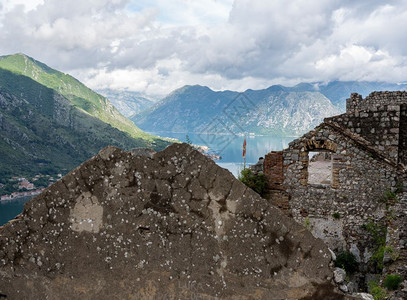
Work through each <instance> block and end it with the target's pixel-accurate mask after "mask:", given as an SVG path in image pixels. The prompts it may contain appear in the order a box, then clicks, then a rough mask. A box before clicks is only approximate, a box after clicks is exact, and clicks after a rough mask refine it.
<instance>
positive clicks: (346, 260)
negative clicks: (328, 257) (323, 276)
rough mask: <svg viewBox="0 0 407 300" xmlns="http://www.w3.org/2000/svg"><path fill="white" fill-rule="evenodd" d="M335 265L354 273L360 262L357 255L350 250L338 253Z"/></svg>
mask: <svg viewBox="0 0 407 300" xmlns="http://www.w3.org/2000/svg"><path fill="white" fill-rule="evenodd" d="M335 267H337V268H342V269H344V270H345V271H346V273H349V274H352V273H354V272H355V271H357V269H358V262H357V261H356V257H355V255H353V254H352V253H350V252H348V251H342V252H341V253H339V254H338V256H337V257H336V261H335Z"/></svg>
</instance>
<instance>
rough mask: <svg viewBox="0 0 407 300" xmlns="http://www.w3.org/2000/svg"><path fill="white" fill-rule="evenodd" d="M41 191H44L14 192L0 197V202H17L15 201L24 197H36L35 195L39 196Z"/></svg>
mask: <svg viewBox="0 0 407 300" xmlns="http://www.w3.org/2000/svg"><path fill="white" fill-rule="evenodd" d="M43 190H44V189H37V190H33V191H26V192H14V193H12V194H10V195H2V196H1V197H0V202H3V201H4V202H6V201H13V200H17V199H20V198H24V197H33V196H37V195H39V194H41V193H42V191H43Z"/></svg>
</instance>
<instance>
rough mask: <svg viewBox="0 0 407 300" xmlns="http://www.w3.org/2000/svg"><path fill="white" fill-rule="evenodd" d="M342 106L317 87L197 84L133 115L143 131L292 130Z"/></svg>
mask: <svg viewBox="0 0 407 300" xmlns="http://www.w3.org/2000/svg"><path fill="white" fill-rule="evenodd" d="M339 112H340V110H339V109H338V108H337V107H335V106H334V105H333V104H332V103H331V101H330V100H329V99H328V98H326V97H325V96H324V95H322V94H321V93H319V92H308V91H301V92H298V91H287V89H286V88H284V87H281V86H272V87H270V88H268V89H264V90H257V91H255V90H247V91H245V92H244V93H238V92H233V91H222V92H215V91H213V90H211V89H209V88H208V87H203V86H199V85H195V86H185V87H183V88H181V89H178V90H176V91H174V92H173V93H171V94H170V95H169V96H167V97H165V98H164V99H163V100H161V101H160V102H158V103H156V104H155V105H154V106H152V107H150V108H149V109H147V110H146V111H144V112H142V113H140V114H137V115H135V116H134V117H132V120H133V121H134V122H135V124H137V125H138V126H139V127H140V128H142V129H143V130H146V131H152V132H156V131H170V132H199V133H202V132H206V133H234V134H243V133H248V132H251V133H256V134H275V135H286V136H290V135H292V136H295V135H299V134H301V133H303V132H304V130H307V129H308V128H312V127H315V126H317V125H318V124H319V123H320V122H321V120H322V119H323V118H325V117H328V116H332V115H336V114H338V113H339Z"/></svg>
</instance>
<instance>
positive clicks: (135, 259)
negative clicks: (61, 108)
mask: <svg viewBox="0 0 407 300" xmlns="http://www.w3.org/2000/svg"><path fill="white" fill-rule="evenodd" d="M330 260H331V254H330V252H329V251H328V249H327V247H326V246H325V245H324V244H323V242H322V241H320V240H318V239H316V238H314V237H313V236H312V235H311V233H310V232H309V231H308V230H306V229H305V228H304V227H302V226H301V225H299V224H297V223H296V222H295V221H294V220H292V219H290V218H288V217H286V216H284V215H283V214H282V213H281V212H280V211H279V210H278V209H277V208H275V207H273V206H271V205H270V204H269V203H268V202H267V201H266V200H264V199H262V198H261V197H260V196H259V195H257V194H256V193H255V192H253V191H252V190H250V189H248V188H246V187H245V186H244V185H243V184H242V183H240V182H239V181H238V180H236V179H235V178H234V177H233V175H232V174H231V173H229V172H228V171H226V170H224V169H222V168H220V167H218V166H217V165H216V164H215V163H214V162H213V161H211V160H210V159H208V158H206V157H205V156H203V155H202V154H200V153H199V152H197V151H195V150H193V149H192V148H191V147H189V146H188V145H186V144H176V145H172V146H170V147H168V148H167V149H166V150H164V151H162V152H158V153H155V154H152V153H151V155H150V154H149V155H141V156H140V155H134V154H132V153H130V152H129V153H126V152H122V151H121V150H120V149H118V148H114V147H108V148H105V149H104V150H102V151H101V152H100V153H99V154H98V155H97V156H95V157H94V158H92V159H90V160H89V161H87V162H85V163H84V164H82V165H81V166H80V167H78V168H77V169H75V170H73V171H72V172H71V173H69V174H68V175H67V176H65V177H64V178H63V179H62V180H60V181H58V182H57V183H55V184H54V185H53V186H51V187H50V188H48V189H47V190H46V191H45V192H44V193H42V194H41V195H39V196H38V197H36V198H34V199H32V200H31V201H29V202H27V203H26V205H25V207H24V212H23V213H22V214H21V215H20V216H19V217H18V218H17V219H15V220H13V221H11V222H9V223H8V224H6V225H5V226H3V227H1V228H0V293H1V294H4V295H7V299H161V297H166V298H165V299H184V298H188V299H190V298H193V299H216V298H222V299H343V296H342V295H341V294H339V292H334V286H333V285H332V283H331V282H330V279H331V278H332V270H331V269H330V268H329V263H330Z"/></svg>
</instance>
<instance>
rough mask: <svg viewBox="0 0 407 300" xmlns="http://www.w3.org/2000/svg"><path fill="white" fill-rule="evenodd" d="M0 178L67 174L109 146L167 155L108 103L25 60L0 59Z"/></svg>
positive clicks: (153, 138) (18, 56) (68, 78)
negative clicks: (141, 148)
mask: <svg viewBox="0 0 407 300" xmlns="http://www.w3.org/2000/svg"><path fill="white" fill-rule="evenodd" d="M0 128H1V132H0V153H1V157H0V178H2V177H3V178H4V177H7V176H11V175H16V174H17V175H22V174H36V173H45V174H47V173H48V174H49V173H57V172H58V173H60V172H61V173H64V171H69V170H71V169H72V168H74V167H75V166H77V165H79V164H80V163H82V162H83V161H85V160H87V159H89V158H90V157H92V156H93V155H95V154H96V153H97V152H98V151H99V150H100V149H101V148H103V147H105V146H107V145H116V146H118V147H121V148H124V149H130V148H135V147H150V148H154V149H156V150H159V149H163V148H164V147H166V146H167V145H168V144H169V142H168V141H166V140H163V139H161V138H158V137H156V136H153V135H150V134H147V133H145V132H143V131H142V130H141V129H139V128H138V127H137V126H135V125H134V124H133V123H132V122H131V121H130V120H128V119H127V118H126V117H124V116H123V115H122V114H121V113H120V112H119V111H118V110H117V109H116V108H115V107H114V106H113V105H112V104H111V103H110V102H109V101H108V100H107V99H106V98H105V97H103V96H101V95H99V94H97V93H95V92H94V91H92V90H90V89H89V88H87V87H86V86H85V85H83V84H82V83H81V82H79V81H78V80H76V79H75V78H73V77H71V76H70V75H67V74H64V73H61V72H59V71H57V70H54V69H51V68H50V67H48V66H46V65H45V64H43V63H41V62H38V61H36V60H34V59H33V58H30V57H28V56H26V55H23V54H16V55H9V56H2V57H0Z"/></svg>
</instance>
